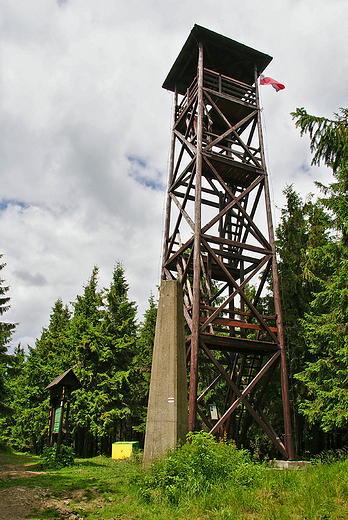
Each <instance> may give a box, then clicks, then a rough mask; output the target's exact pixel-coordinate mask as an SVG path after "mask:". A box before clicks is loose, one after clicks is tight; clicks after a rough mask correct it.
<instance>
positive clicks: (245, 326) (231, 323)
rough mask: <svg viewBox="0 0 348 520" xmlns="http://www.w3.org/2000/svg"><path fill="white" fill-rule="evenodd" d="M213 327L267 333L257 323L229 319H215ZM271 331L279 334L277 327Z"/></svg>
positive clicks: (203, 321)
mask: <svg viewBox="0 0 348 520" xmlns="http://www.w3.org/2000/svg"><path fill="white" fill-rule="evenodd" d="M205 321H206V318H204V316H201V317H200V322H201V323H205ZM210 323H212V325H226V327H238V328H240V329H252V330H261V331H264V332H266V331H265V329H264V328H263V327H261V326H260V325H257V324H256V323H248V322H247V321H240V320H230V319H229V318H215V319H214V320H213V321H212V322H210ZM269 330H271V331H272V332H278V329H277V327H269Z"/></svg>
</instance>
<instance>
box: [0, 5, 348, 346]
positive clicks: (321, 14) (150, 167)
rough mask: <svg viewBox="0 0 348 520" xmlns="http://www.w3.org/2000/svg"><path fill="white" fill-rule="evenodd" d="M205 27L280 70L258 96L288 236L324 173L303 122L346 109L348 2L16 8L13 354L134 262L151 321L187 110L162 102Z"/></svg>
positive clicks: (9, 205) (7, 183)
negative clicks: (290, 211)
mask: <svg viewBox="0 0 348 520" xmlns="http://www.w3.org/2000/svg"><path fill="white" fill-rule="evenodd" d="M195 23H197V24H199V25H202V26H204V27H206V28H208V29H211V30H213V31H215V32H217V33H220V34H223V35H225V36H227V37H229V38H232V39H234V40H237V41H239V42H241V43H243V44H244V45H247V46H250V47H253V48H255V49H257V50H259V51H261V52H264V53H267V54H270V55H271V56H273V61H272V62H271V63H270V65H269V66H268V68H267V69H266V71H265V74H266V75H267V76H271V77H272V78H275V79H276V80H278V81H280V82H281V83H283V84H284V85H285V87H286V88H285V90H283V91H281V92H276V91H275V90H274V89H273V88H272V87H270V86H264V87H261V88H260V95H261V102H262V106H263V111H262V117H263V125H264V128H263V132H264V140H265V147H266V160H267V167H268V173H269V177H270V186H271V196H272V210H273V218H274V221H275V225H276V224H277V223H278V222H279V218H280V211H281V208H282V206H283V205H284V202H285V200H284V196H283V194H282V192H283V190H284V188H285V186H286V185H288V184H293V185H294V188H295V190H296V191H297V192H299V193H300V194H301V195H302V197H306V195H307V194H308V193H310V192H313V193H315V188H314V185H313V182H314V181H315V180H318V181H320V182H323V183H324V184H325V183H326V184H327V183H329V182H330V181H331V179H332V176H331V172H330V170H329V169H327V168H326V167H324V166H321V167H312V166H311V165H310V163H311V154H310V150H309V140H308V137H302V138H301V137H300V135H299V131H298V129H296V128H295V125H294V122H293V121H292V119H291V116H290V112H292V111H294V110H295V109H296V107H305V108H306V110H307V111H308V112H309V113H311V114H315V115H320V116H326V117H332V114H333V113H334V112H337V111H338V109H339V107H347V106H348V99H347V96H348V89H347V84H348V82H347V79H348V53H347V33H348V27H347V25H348V2H346V0H245V2H240V1H239V0H238V1H237V0H228V1H227V2H217V3H214V2H211V1H210V0H209V1H208V0H187V1H184V0H182V1H178V0H176V1H173V0H127V1H126V0H100V1H99V2H96V1H95V0H94V1H92V0H30V2H28V1H27V0H17V1H14V0H2V2H1V6H0V66H1V74H0V153H1V161H0V187H1V188H0V253H2V254H3V257H2V261H3V262H6V264H7V265H6V267H5V268H4V269H3V270H2V271H1V275H2V278H4V279H5V283H6V285H9V286H10V290H9V292H8V295H9V296H10V297H11V309H10V310H9V311H8V312H7V313H6V314H5V315H4V317H3V319H4V321H11V322H16V323H18V326H17V328H16V332H15V334H14V336H13V339H12V348H13V347H14V346H16V345H17V344H18V343H19V342H21V344H22V346H24V347H26V345H30V346H34V344H35V338H38V337H40V334H41V331H42V328H43V327H46V326H47V325H48V323H49V316H50V312H51V308H52V306H53V305H54V302H55V301H56V300H57V299H58V298H62V300H63V302H64V303H67V304H69V303H70V302H73V301H74V300H75V298H76V295H77V294H82V291H83V285H85V284H86V283H87V281H88V279H89V277H90V275H91V272H92V269H93V266H94V265H97V266H98V267H99V270H100V271H99V283H100V287H107V286H109V285H110V282H111V278H112V272H113V268H114V266H115V263H116V262H122V264H123V266H124V268H125V271H126V277H127V280H128V283H129V285H130V289H129V297H130V299H131V300H133V301H136V302H137V304H138V317H139V320H141V319H142V315H143V313H144V311H145V309H146V308H147V302H148V298H149V296H150V294H151V292H152V293H153V294H154V295H155V296H157V286H158V284H159V283H160V265H161V250H162V239H163V228H164V204H165V190H166V183H167V175H168V161H169V146H170V135H171V121H172V108H173V96H172V94H171V93H170V92H167V91H165V90H163V89H162V88H161V85H162V83H163V81H164V79H165V77H166V76H167V73H168V72H169V70H170V68H171V66H172V64H173V63H174V61H175V59H176V57H177V55H178V54H179V52H180V50H181V48H182V46H183V44H184V43H185V41H186V39H187V37H188V35H189V33H190V31H191V29H192V27H193V26H194V24H195Z"/></svg>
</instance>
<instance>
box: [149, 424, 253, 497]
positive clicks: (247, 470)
mask: <svg viewBox="0 0 348 520" xmlns="http://www.w3.org/2000/svg"><path fill="white" fill-rule="evenodd" d="M261 473H262V470H261V467H260V466H259V465H257V464H256V463H255V462H252V461H251V459H250V455H249V453H248V452H247V451H246V450H238V449H237V448H236V446H235V444H231V443H226V442H216V440H215V438H214V437H213V436H212V435H209V434H208V433H204V432H198V433H189V434H188V436H187V442H186V443H185V444H184V445H183V446H178V447H177V448H175V449H174V450H170V451H168V452H167V454H166V456H165V458H164V459H160V460H157V461H155V462H154V463H153V465H152V467H151V469H150V471H149V473H147V474H145V476H144V477H143V478H144V481H143V483H142V496H143V497H144V498H145V499H147V500H151V499H154V498H155V497H156V496H159V497H161V498H164V499H166V500H168V501H170V502H173V503H176V504H177V503H179V501H180V500H181V499H182V498H183V497H184V496H185V495H189V496H195V495H200V494H205V493H209V492H211V490H212V488H213V487H214V486H216V485H217V484H220V485H236V486H252V485H253V484H254V483H255V481H256V480H257V479H258V478H259V477H260V475H261Z"/></svg>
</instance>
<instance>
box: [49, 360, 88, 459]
mask: <svg viewBox="0 0 348 520" xmlns="http://www.w3.org/2000/svg"><path fill="white" fill-rule="evenodd" d="M80 387H81V383H80V381H79V380H78V379H77V377H76V375H75V374H74V371H73V369H72V368H69V369H68V370H66V371H65V372H64V373H63V374H61V375H60V376H58V377H56V378H55V379H54V380H53V381H52V382H51V383H50V384H49V385H47V386H46V388H45V390H49V391H50V397H51V398H50V415H49V438H48V445H49V446H53V444H54V442H57V450H59V447H60V445H61V443H62V441H63V440H64V439H66V437H67V434H68V424H69V411H70V401H71V392H73V391H74V390H77V389H78V388H80Z"/></svg>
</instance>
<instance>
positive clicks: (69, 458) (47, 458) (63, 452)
mask: <svg viewBox="0 0 348 520" xmlns="http://www.w3.org/2000/svg"><path fill="white" fill-rule="evenodd" d="M74 456H75V454H74V450H73V449H72V447H71V446H66V445H65V444H61V446H60V450H59V454H58V455H57V444H54V445H53V446H50V447H47V446H45V447H44V449H43V464H44V466H45V467H46V468H49V469H61V468H65V467H66V466H72V465H73V464H74Z"/></svg>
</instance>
